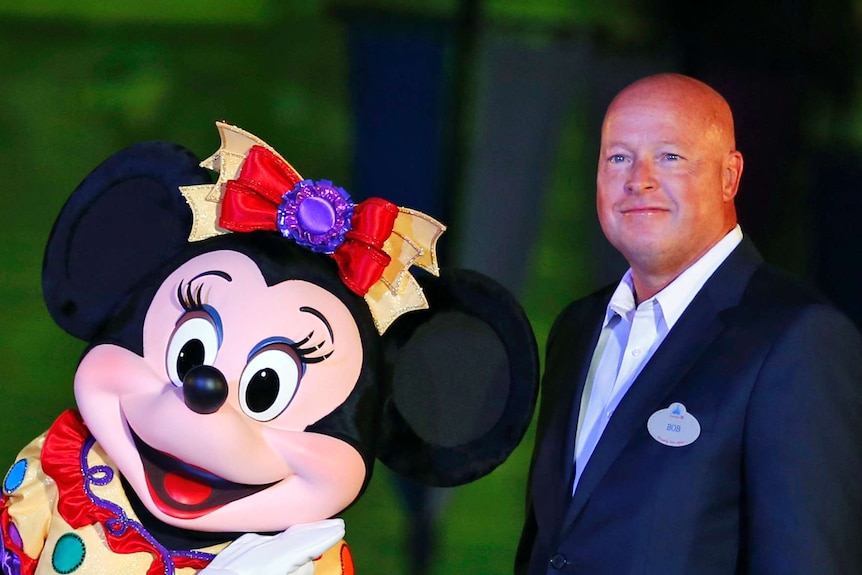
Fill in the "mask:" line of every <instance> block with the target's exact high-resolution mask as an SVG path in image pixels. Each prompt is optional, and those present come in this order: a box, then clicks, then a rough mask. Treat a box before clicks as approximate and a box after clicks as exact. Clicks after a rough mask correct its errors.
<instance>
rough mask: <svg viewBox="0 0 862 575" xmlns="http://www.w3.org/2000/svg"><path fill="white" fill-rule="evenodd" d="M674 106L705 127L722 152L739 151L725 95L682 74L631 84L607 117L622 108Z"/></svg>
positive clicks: (649, 77)
mask: <svg viewBox="0 0 862 575" xmlns="http://www.w3.org/2000/svg"><path fill="white" fill-rule="evenodd" d="M632 104H639V105H642V106H649V105H661V106H668V105H670V106H673V107H674V108H676V109H677V110H679V111H681V112H682V113H684V114H685V115H686V116H688V117H689V119H690V120H691V121H692V124H701V126H702V129H703V134H704V135H705V136H707V137H710V138H714V141H715V143H716V144H718V145H719V146H720V148H721V151H722V152H729V151H731V150H734V149H736V136H735V134H734V128H733V113H732V112H731V110H730V106H729V105H728V103H727V101H726V100H725V99H724V97H722V95H721V94H719V93H718V92H716V91H715V90H714V89H712V88H711V87H710V86H708V85H707V84H704V83H703V82H701V81H700V80H696V79H694V78H691V77H689V76H683V75H682V74H657V75H655V76H647V77H646V78H642V79H640V80H637V81H636V82H633V83H632V84H629V85H628V86H627V87H625V88H624V89H623V90H622V91H621V92H620V93H619V94H617V96H616V97H615V98H614V99H613V101H612V102H611V104H610V106H608V111H607V114H606V116H605V119H606V121H607V117H608V116H610V115H611V114H612V113H613V112H614V111H615V110H616V109H619V108H620V107H621V106H629V105H632Z"/></svg>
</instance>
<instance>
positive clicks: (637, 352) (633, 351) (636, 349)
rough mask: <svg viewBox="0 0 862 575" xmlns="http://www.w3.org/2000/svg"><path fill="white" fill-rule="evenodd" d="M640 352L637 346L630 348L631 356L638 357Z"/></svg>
mask: <svg viewBox="0 0 862 575" xmlns="http://www.w3.org/2000/svg"><path fill="white" fill-rule="evenodd" d="M641 353H642V352H641V348H639V347H636V348H634V349H633V350H632V356H633V357H640V354H641Z"/></svg>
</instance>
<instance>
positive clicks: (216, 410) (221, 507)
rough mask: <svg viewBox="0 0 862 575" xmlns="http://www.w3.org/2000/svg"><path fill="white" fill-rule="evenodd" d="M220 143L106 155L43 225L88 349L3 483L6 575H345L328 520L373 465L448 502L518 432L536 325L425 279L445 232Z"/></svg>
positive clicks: (482, 286)
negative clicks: (65, 408) (65, 400)
mask: <svg viewBox="0 0 862 575" xmlns="http://www.w3.org/2000/svg"><path fill="white" fill-rule="evenodd" d="M218 128H219V131H220V133H221V140H222V145H221V147H220V149H219V150H218V151H217V152H216V153H215V154H213V155H212V156H211V157H210V158H208V159H206V160H204V161H203V162H200V163H199V161H198V160H197V159H196V158H195V157H194V156H193V155H192V154H191V153H190V152H188V151H187V150H185V149H183V148H180V147H179V146H176V145H173V144H167V143H144V144H139V145H135V146H132V147H130V148H128V149H126V150H123V151H121V152H119V153H117V154H115V155H114V156H112V157H110V158H108V159H107V160H106V161H105V162H104V163H103V164H102V165H100V166H99V167H98V168H96V170H94V171H93V172H92V173H91V174H90V175H89V176H88V177H87V178H86V179H85V180H84V181H83V183H82V184H81V185H80V186H79V187H78V189H77V190H75V192H74V193H73V194H72V196H71V197H70V199H69V200H68V202H67V203H66V205H65V207H64V208H63V210H62V211H61V213H60V215H59V217H58V219H57V222H56V223H55V226H54V230H53V232H52V235H51V238H50V240H49V243H48V247H47V250H46V255H45V262H44V269H43V289H44V294H45V300H46V302H47V304H48V308H49V310H50V312H51V315H52V316H53V318H54V319H55V321H56V322H57V324H58V325H60V327H62V328H63V329H64V330H66V331H67V332H68V333H70V334H72V335H74V336H76V337H79V338H81V339H83V340H85V341H87V342H88V343H89V346H88V348H87V350H86V352H85V353H84V355H83V358H82V359H81V362H80V364H79V366H78V369H77V371H76V374H75V383H74V387H75V398H76V403H77V407H78V411H70V412H67V413H65V414H63V415H62V416H61V417H60V418H59V419H58V420H57V422H56V423H55V424H54V425H53V426H52V428H51V429H50V430H49V431H48V432H46V434H44V435H43V436H41V437H40V438H38V439H37V440H35V441H34V442H33V443H32V444H31V445H29V446H28V447H27V448H26V449H25V450H24V451H23V452H22V454H21V456H20V457H19V459H18V461H17V462H16V463H15V465H13V467H12V469H11V470H10V472H9V473H8V474H7V476H6V478H5V480H4V484H3V503H2V514H0V527H2V534H3V537H2V548H0V553H2V560H3V563H2V564H3V573H4V574H5V573H31V572H33V571H34V570H35V569H36V568H37V567H39V566H40V565H42V564H44V563H46V562H48V561H50V562H51V566H52V567H53V569H54V570H55V571H57V572H60V573H72V572H75V573H102V572H105V573H116V572H123V573H136V572H140V573H173V572H176V573H194V572H198V571H200V570H203V571H202V572H204V573H213V574H229V573H244V572H254V573H268V572H272V573H286V572H294V573H311V572H314V573H326V572H329V569H330V568H331V569H332V572H337V573H342V572H344V571H350V570H351V569H352V567H351V562H350V559H349V552H348V551H347V548H346V546H345V545H344V544H343V542H340V539H341V536H342V534H343V526H342V524H341V522H340V520H332V519H330V518H332V517H333V516H335V515H336V514H338V513H339V512H341V511H342V510H343V509H345V508H346V507H348V506H349V505H350V504H351V503H352V502H353V501H355V500H356V499H357V498H358V497H359V496H360V494H361V493H362V491H363V489H364V488H365V486H366V484H367V482H368V481H369V479H370V477H371V472H372V468H373V464H374V461H375V459H379V460H381V461H382V462H383V463H385V464H386V465H387V466H388V467H390V468H391V469H392V470H394V471H395V472H396V473H398V474H401V475H403V476H405V477H407V478H410V479H412V480H414V481H418V482H421V483H425V484H429V485H438V486H448V485H458V484H463V483H467V482H470V481H473V480H475V479H477V478H479V477H481V476H483V475H485V474H487V473H489V472H490V471H491V470H493V469H494V468H495V467H496V466H498V465H499V464H500V463H502V462H503V461H504V460H505V459H506V457H508V455H509V454H510V453H511V451H512V450H513V449H514V448H515V446H516V445H517V444H518V442H519V441H520V439H521V438H522V436H523V434H524V432H525V430H526V428H527V425H528V424H529V421H530V418H531V415H532V411H533V406H534V403H535V398H536V393H537V381H538V360H537V352H536V344H535V340H534V338H533V334H532V331H531V329H530V326H529V323H528V322H527V319H526V317H525V315H524V313H523V311H522V310H521V308H520V306H519V305H518V304H517V302H516V301H515V300H514V299H513V297H512V296H511V295H510V294H509V293H508V292H506V291H505V290H504V289H503V288H502V287H501V286H499V285H498V284H496V283H495V282H494V281H492V280H490V279H489V278H487V277H484V276H482V275H480V274H477V273H475V272H470V271H466V270H448V269H442V270H441V269H439V268H438V266H437V256H436V253H435V244H436V241H437V238H438V237H439V235H440V234H441V233H442V231H443V229H444V228H443V226H442V225H441V224H439V223H438V222H436V221H434V220H433V219H432V218H430V217H428V216H425V215H424V214H421V213H419V212H415V211H412V210H409V209H405V208H399V207H397V206H394V205H393V204H390V203H389V202H386V201H384V200H381V199H377V198H372V199H370V200H366V201H364V202H361V203H354V202H353V201H352V200H351V199H350V197H349V195H348V194H347V193H346V192H345V191H344V190H342V189H341V188H338V187H337V186H335V185H333V184H332V183H331V182H328V181H325V180H324V181H311V180H304V179H302V177H301V176H299V174H298V173H297V171H296V170H295V169H293V167H291V166H290V164H288V163H287V162H286V161H284V159H283V158H282V157H281V156H280V155H278V153H277V152H275V150H273V149H272V148H271V147H269V146H268V145H267V144H266V143H264V142H262V141H261V140H259V139H258V138H256V137H255V136H253V135H251V134H249V133H247V132H245V131H243V130H241V129H239V128H236V127H234V126H230V125H227V124H223V123H219V124H218ZM205 168H209V169H210V170H213V171H216V172H218V173H219V177H218V180H217V181H216V182H215V183H213V182H212V179H211V177H210V172H209V171H208V170H207V169H205ZM416 269H418V270H419V271H416V272H415V275H414V271H413V270H416ZM421 270H425V271H421ZM36 501H38V502H40V503H38V504H35V506H34V503H33V502H36ZM267 569H273V570H272V571H267Z"/></svg>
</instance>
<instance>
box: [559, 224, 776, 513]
mask: <svg viewBox="0 0 862 575" xmlns="http://www.w3.org/2000/svg"><path fill="white" fill-rule="evenodd" d="M761 261H762V260H761V259H760V256H759V254H757V251H756V250H755V249H754V246H753V245H751V243H750V242H748V241H747V240H743V243H742V244H741V245H740V246H738V247H737V249H736V250H734V252H733V253H732V254H731V255H730V257H728V259H727V260H726V261H725V262H724V263H723V264H722V265H721V266H720V267H719V269H718V270H716V272H715V274H713V276H712V278H710V279H709V280H708V281H707V283H706V284H705V285H704V288H703V289H702V290H701V291H700V293H698V295H697V296H696V297H695V298H694V300H692V302H691V304H690V305H689V307H688V308H687V309H686V311H685V312H684V313H683V315H682V316H681V317H680V319H679V321H678V322H677V324H676V325H675V326H674V328H673V329H672V330H671V331H670V333H669V334H668V336H667V338H665V340H664V342H662V344H661V346H660V347H659V349H658V350H656V353H655V355H653V357H652V358H651V359H650V361H649V362H648V363H647V364H646V365H645V366H644V368H643V371H642V372H641V373H640V375H639V376H638V377H637V379H636V380H635V381H634V383H633V384H632V386H631V388H630V389H629V391H628V393H626V395H625V397H623V399H622V401H620V404H619V406H618V407H617V409H616V411H615V412H614V414H613V416H612V417H611V420H610V421H609V422H608V426H607V428H606V429H605V431H604V433H603V434H602V437H601V439H600V440H599V443H598V445H596V449H595V451H594V452H593V454H592V456H591V457H590V460H589V462H588V464H587V467H586V468H585V469H584V472H583V474H582V475H581V479H580V481H579V482H578V488H577V490H576V492H575V494H574V496H573V498H572V500H571V503H570V505H569V508H568V510H567V512H566V516H565V520H564V523H563V525H564V530H565V529H566V528H567V527H568V526H570V525H571V524H572V523H573V522H574V520H575V519H576V518H577V516H578V515H579V514H580V512H581V511H582V510H583V508H584V505H586V503H587V501H588V500H589V498H590V496H591V495H592V493H593V491H594V490H595V488H596V486H597V485H598V484H599V482H600V481H601V479H602V478H603V477H604V475H605V473H606V472H607V470H608V468H609V467H610V466H611V465H612V464H613V463H614V461H616V459H617V458H618V457H619V455H620V453H621V452H622V450H623V449H624V448H625V446H626V445H627V444H628V443H629V441H631V439H632V437H633V436H634V435H635V434H636V433H637V432H638V430H640V428H641V426H645V425H646V422H647V419H648V418H649V416H650V415H652V413H653V412H654V411H655V410H656V409H660V407H662V406H661V402H662V401H663V400H665V398H666V397H667V395H668V394H670V393H671V391H672V390H673V388H674V387H676V385H677V384H679V383H680V381H682V379H683V378H684V377H685V375H686V373H687V372H688V371H689V369H690V368H691V367H692V365H694V363H695V362H696V361H697V359H698V358H699V357H700V355H701V354H702V353H703V352H704V351H705V350H706V349H707V348H708V347H709V345H710V343H712V342H713V341H714V340H715V338H716V337H718V335H719V334H720V333H721V331H722V329H723V328H724V323H723V322H722V321H721V318H720V312H721V311H722V310H723V309H725V308H727V307H730V306H733V305H736V304H737V303H738V302H739V298H740V297H741V296H742V292H743V291H744V289H745V286H746V285H747V283H748V280H749V279H750V277H751V275H752V274H753V273H754V270H755V269H756V267H757V265H759V263H760V262H761ZM587 362H589V358H587ZM582 390H583V380H581V381H580V384H579V391H578V394H580V393H581V391H582ZM578 398H580V395H576V396H575V398H574V400H575V403H574V404H573V405H574V407H573V408H572V411H573V412H574V413H575V418H577V412H578V408H577V405H578ZM663 407H667V406H666V405H665V406H663ZM576 425H577V424H576V423H574V424H573V425H571V426H570V427H575V426H576ZM572 433H573V431H572ZM571 441H572V443H570V445H574V438H573V436H572V439H571Z"/></svg>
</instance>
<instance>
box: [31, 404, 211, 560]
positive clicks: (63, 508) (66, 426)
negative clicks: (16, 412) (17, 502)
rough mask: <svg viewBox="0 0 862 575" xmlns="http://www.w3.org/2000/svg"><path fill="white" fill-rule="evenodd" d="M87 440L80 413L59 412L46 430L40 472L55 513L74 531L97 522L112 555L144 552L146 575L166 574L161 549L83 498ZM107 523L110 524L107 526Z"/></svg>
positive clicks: (84, 494) (88, 437) (173, 558)
mask: <svg viewBox="0 0 862 575" xmlns="http://www.w3.org/2000/svg"><path fill="white" fill-rule="evenodd" d="M90 438H91V435H90V432H89V430H88V429H87V427H86V425H85V424H84V422H83V420H82V419H81V414H80V413H78V412H77V411H75V410H71V409H70V410H68V411H65V412H63V413H62V414H61V415H60V417H58V418H57V421H55V422H54V424H53V425H52V426H51V428H50V429H49V430H48V434H47V436H46V438H45V445H44V447H43V448H42V469H43V470H44V471H45V473H46V474H47V475H49V476H50V477H51V478H52V479H53V480H54V482H55V483H56V484H57V489H58V492H59V496H58V501H57V510H58V511H59V513H60V515H61V516H62V517H63V519H64V520H65V521H66V522H67V523H68V524H69V525H71V526H72V527H74V528H75V529H80V528H82V527H85V526H87V525H92V524H94V523H96V522H98V523H99V524H100V525H101V526H102V529H103V530H104V532H105V540H106V541H107V543H108V547H110V549H111V551H113V552H114V553H118V554H127V553H138V552H145V553H149V554H150V555H152V557H153V563H152V565H150V568H149V569H148V570H147V574H148V575H160V574H161V575H163V574H164V573H167V572H168V571H167V569H166V567H167V566H166V565H165V561H164V558H163V556H162V552H163V551H164V550H163V549H159V548H158V547H156V546H155V545H153V544H152V543H151V542H150V541H148V540H147V538H146V537H144V536H143V535H142V534H141V533H140V532H138V531H137V530H135V529H134V528H132V527H131V526H127V525H124V524H123V523H122V522H121V521H122V520H123V519H125V517H122V518H121V517H117V516H116V515H115V514H114V513H112V512H111V510H109V509H105V508H103V507H100V506H99V505H96V504H95V503H94V502H93V501H91V500H90V498H89V496H88V495H87V491H86V489H85V486H84V481H85V477H84V470H83V469H82V468H81V452H82V450H83V448H84V444H85V442H86V441H87V440H89V439H90ZM115 472H116V471H115ZM116 473H118V472H116ZM116 479H117V480H119V478H116ZM109 520H113V521H111V522H110V524H109V523H108V522H109ZM118 520H119V521H118ZM111 526H113V528H112V527H111ZM171 559H172V561H173V564H174V566H175V567H176V568H182V567H191V568H193V569H203V568H204V567H206V566H207V565H209V563H210V560H207V559H201V558H194V557H186V556H183V555H174V554H171Z"/></svg>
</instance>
